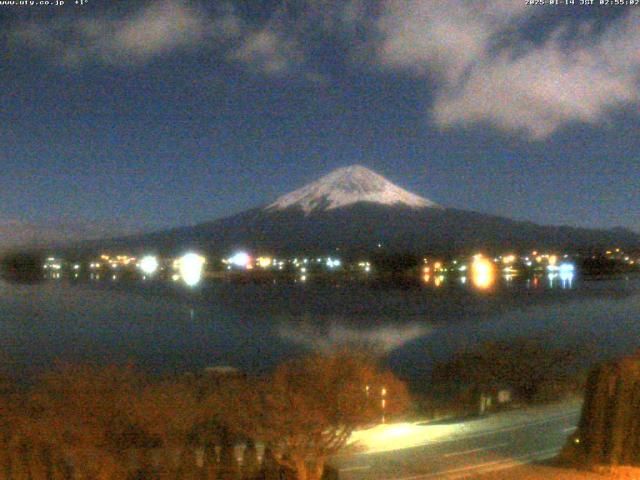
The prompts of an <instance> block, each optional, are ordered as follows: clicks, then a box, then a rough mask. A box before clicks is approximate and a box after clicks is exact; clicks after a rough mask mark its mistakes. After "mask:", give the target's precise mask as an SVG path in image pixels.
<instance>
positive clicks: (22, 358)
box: [0, 276, 640, 383]
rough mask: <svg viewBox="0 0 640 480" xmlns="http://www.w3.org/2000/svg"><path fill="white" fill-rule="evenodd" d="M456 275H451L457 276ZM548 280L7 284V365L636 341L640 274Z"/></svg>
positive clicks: (37, 367) (22, 372)
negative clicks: (521, 341) (349, 348)
mask: <svg viewBox="0 0 640 480" xmlns="http://www.w3.org/2000/svg"><path fill="white" fill-rule="evenodd" d="M451 283H453V282H451ZM558 287H559V286H558V285H555V286H553V288H550V286H549V285H548V284H547V283H546V282H545V281H544V280H543V281H542V282H540V284H539V285H538V286H533V285H532V284H531V283H530V282H525V281H520V282H512V284H511V285H500V286H499V287H498V288H496V289H494V290H491V291H488V292H478V291H474V290H472V289H469V288H462V287H460V286H456V285H448V286H447V285H445V287H444V288H438V289H436V288H406V289H400V288H372V287H369V286H366V285H359V284H343V285H329V284H319V285H318V284H312V283H310V284H295V285H293V284H276V285H271V284H267V285H254V284H230V283H214V282H209V283H206V284H204V285H203V286H201V287H200V288H198V289H196V290H189V289H187V288H186V287H181V286H179V285H174V284H170V283H167V282H142V281H128V282H125V281H120V282H119V281H116V282H110V281H102V282H89V281H87V282H79V283H71V282H68V281H64V280H62V281H46V282H43V283H39V284H36V285H20V284H9V283H6V282H2V283H0V354H1V355H2V356H3V359H4V362H2V364H3V368H5V369H6V370H7V371H8V372H10V373H13V374H16V375H18V376H29V375H31V374H33V373H36V372H38V371H41V370H43V369H46V368H49V367H50V366H51V364H52V363H53V362H55V361H56V360H61V361H71V362H85V361H86V362H97V363H101V364H106V363H125V362H132V363H134V364H135V365H137V366H139V367H140V368H142V369H145V370H148V371H151V372H158V373H168V372H182V371H197V370H201V369H202V368H204V367H207V366H216V365H231V366H235V367H238V368H241V369H243V370H245V371H248V372H264V371H266V370H268V369H270V368H271V367H273V365H275V364H277V363H278V362H280V361H282V360H283V359H286V358H289V357H291V356H292V355H295V354H297V353H300V352H303V351H305V350H306V349H328V348H331V347H332V346H335V345H338V344H340V343H342V342H345V341H346V342H348V343H353V344H365V345H368V346H375V348H379V349H380V350H381V351H384V352H385V353H386V356H385V358H386V360H385V361H386V362H387V364H388V365H389V366H390V367H391V368H392V369H393V370H394V371H395V372H396V373H398V374H399V375H400V376H401V377H403V378H405V379H407V380H409V381H410V382H412V383H420V382H422V381H424V380H426V379H427V378H428V374H429V371H430V368H431V366H432V365H433V364H434V362H436V361H439V360H443V359H446V358H447V357H448V356H449V355H451V354H452V352H455V351H456V350H459V349H461V348H473V347H474V346H477V345H478V344H480V343H482V342H484V341H487V340H497V339H501V340H509V339H513V338H517V337H522V336H527V337H537V338H540V339H541V340H542V341H544V342H545V343H548V344H551V345H557V346H569V347H572V348H577V349H582V350H584V352H587V354H586V355H585V358H586V360H585V361H592V360H599V359H602V358H607V357H610V356H613V355H618V354H623V353H630V352H633V351H634V350H636V349H637V348H638V347H639V346H640V278H638V277H637V276H620V277H616V278H610V279H606V280H588V279H580V278H577V279H576V281H575V282H574V283H573V285H572V286H571V288H566V289H563V288H558Z"/></svg>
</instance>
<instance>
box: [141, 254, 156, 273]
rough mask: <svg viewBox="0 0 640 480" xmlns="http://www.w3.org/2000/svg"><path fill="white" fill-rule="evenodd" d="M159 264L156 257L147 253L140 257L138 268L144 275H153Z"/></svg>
mask: <svg viewBox="0 0 640 480" xmlns="http://www.w3.org/2000/svg"><path fill="white" fill-rule="evenodd" d="M159 266H160V263H159V262H158V258H157V257H154V256H153V255H147V256H146V257H142V258H141V259H140V270H142V272H143V273H144V274H145V275H153V274H154V273H156V272H157V271H158V267H159Z"/></svg>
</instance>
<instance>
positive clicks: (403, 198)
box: [266, 165, 438, 215]
mask: <svg viewBox="0 0 640 480" xmlns="http://www.w3.org/2000/svg"><path fill="white" fill-rule="evenodd" d="M361 202H369V203H376V204H379V205H389V206H404V207H410V208H423V207H432V208H433V207H437V206H438V205H436V204H435V203H434V202H432V201H431V200H427V199H426V198H422V197H419V196H418V195H414V194H413V193H411V192H407V191H406V190H403V189H402V188H400V187H398V186H396V185H394V184H393V183H391V182H390V181H389V180H387V179H386V178H384V177H383V176H382V175H378V174H377V173H375V172H372V171H371V170H369V169H368V168H365V167H363V166H361V165H352V166H350V167H345V168H339V169H337V170H334V171H333V172H331V173H330V174H329V175H326V176H324V177H322V178H321V179H320V180H318V181H316V182H313V183H310V184H309V185H306V186H304V187H302V188H300V189H298V190H296V191H294V192H291V193H289V194H287V195H283V196H282V197H280V198H278V199H277V200H276V201H275V202H273V203H272V204H271V205H269V206H268V207H267V208H266V209H267V211H276V210H287V209H289V208H297V209H301V210H302V211H303V212H304V213H306V214H307V215H308V214H310V213H313V212H317V211H322V210H334V209H336V208H342V207H346V206H348V205H354V204H357V203H361Z"/></svg>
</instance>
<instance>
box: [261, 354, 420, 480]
mask: <svg viewBox="0 0 640 480" xmlns="http://www.w3.org/2000/svg"><path fill="white" fill-rule="evenodd" d="M257 401H258V405H259V409H258V412H255V418H254V421H253V427H254V432H253V433H254V434H255V435H256V436H257V437H258V438H260V439H261V440H262V441H264V442H266V443H268V444H269V445H270V447H271V449H272V450H273V453H274V455H275V457H276V459H277V460H278V462H280V464H281V465H283V466H285V467H287V468H290V469H291V470H293V471H294V472H295V474H296V475H297V478H298V479H299V480H318V479H319V478H320V477H321V476H322V472H323V470H324V466H325V462H326V461H327V459H328V458H330V457H331V456H333V455H335V454H337V453H338V452H340V451H342V450H343V449H344V448H345V446H346V445H347V441H348V440H349V438H350V437H351V434H352V433H353V432H354V430H356V429H360V428H364V427H367V426H370V425H373V424H377V423H379V422H381V421H383V420H384V418H385V416H386V417H388V416H391V415H394V414H396V413H398V412H399V411H401V410H402V409H403V408H404V407H405V406H406V405H407V404H408V394H407V390H406V388H405V385H404V384H403V383H402V382H400V381H399V380H398V379H397V378H396V377H394V376H393V375H392V374H390V373H388V372H381V371H380V370H379V369H378V368H377V366H376V362H374V361H373V359H372V357H370V356H368V355H366V354H360V353H348V352H339V353H335V354H332V355H320V354H315V355H311V356H308V357H305V358H301V359H297V360H293V361H289V362H286V363H284V364H282V365H281V366H279V367H278V368H277V369H276V371H275V372H274V373H273V375H271V376H269V377H268V378H267V379H265V380H264V382H263V383H262V384H261V385H260V387H259V395H258V396H257Z"/></svg>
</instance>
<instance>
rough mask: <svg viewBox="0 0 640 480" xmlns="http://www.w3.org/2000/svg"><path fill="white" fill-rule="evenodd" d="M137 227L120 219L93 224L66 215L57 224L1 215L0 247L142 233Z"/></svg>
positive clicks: (30, 245) (37, 244)
mask: <svg viewBox="0 0 640 480" xmlns="http://www.w3.org/2000/svg"><path fill="white" fill-rule="evenodd" d="M139 232H140V229H139V228H136V227H135V226H127V225H125V224H124V223H123V222H119V221H101V222H100V223H99V224H98V223H89V222H83V221H79V220H69V219H67V218H62V219H61V220H60V221H58V222H56V223H55V224H48V225H45V224H36V223H32V222H27V221H22V220H16V219H15V218H11V217H6V216H0V249H6V248H15V247H23V248H30V247H41V246H47V245H52V244H60V245H62V244H65V243H69V242H77V241H81V240H91V239H99V238H106V237H114V236H124V235H131V234H134V233H139Z"/></svg>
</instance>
